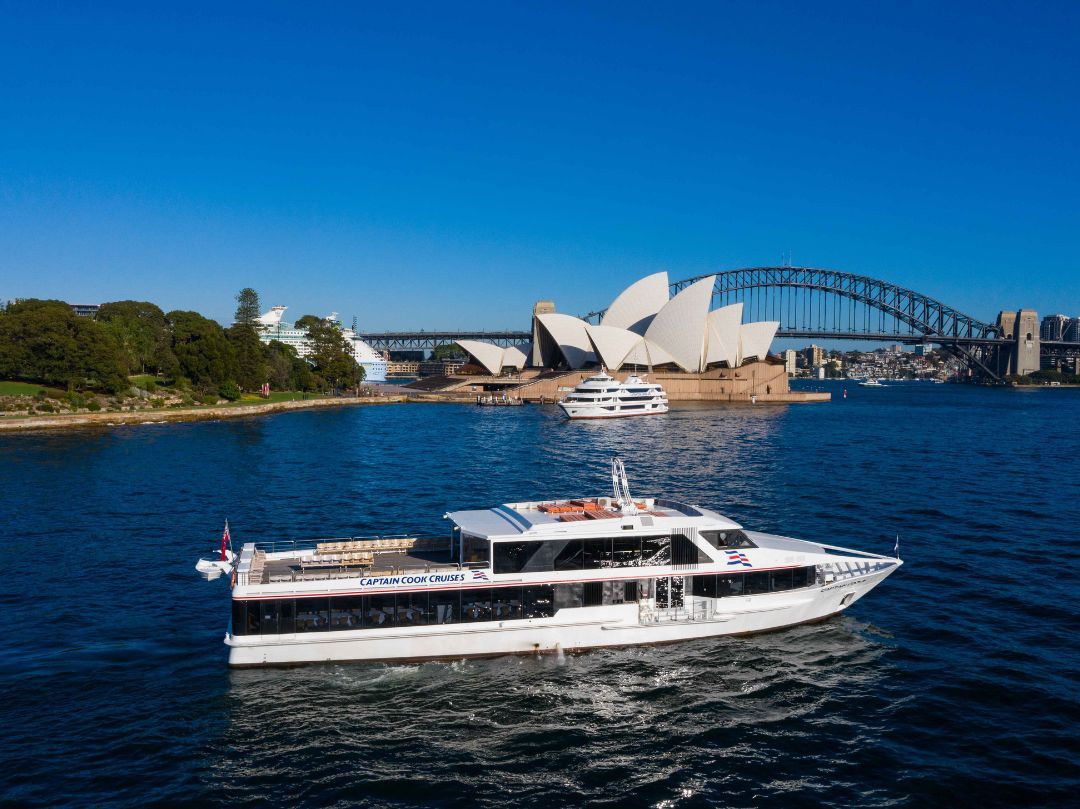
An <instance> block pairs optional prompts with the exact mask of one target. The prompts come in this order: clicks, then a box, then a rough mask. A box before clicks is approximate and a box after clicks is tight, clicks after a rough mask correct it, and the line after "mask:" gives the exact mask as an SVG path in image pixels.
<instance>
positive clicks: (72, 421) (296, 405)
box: [0, 395, 408, 432]
mask: <svg viewBox="0 0 1080 809" xmlns="http://www.w3.org/2000/svg"><path fill="white" fill-rule="evenodd" d="M407 398H408V397H406V396H401V395H385V396H340V397H333V398H326V399H304V400H300V401H290V402H256V403H253V404H238V405H227V406H221V405H219V406H210V407H182V408H156V409H154V410H136V411H120V412H97V413H61V414H56V415H37V414H35V415H33V416H5V417H0V432H10V431H14V430H49V429H57V428H71V427H113V426H117V425H121V424H154V423H160V422H165V421H206V420H213V419H229V418H239V417H241V416H261V415H266V414H268V413H282V412H285V411H288V410H310V409H312V408H319V407H339V406H342V405H377V404H397V403H400V402H405V401H407Z"/></svg>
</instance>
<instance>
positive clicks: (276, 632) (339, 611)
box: [225, 459, 902, 667]
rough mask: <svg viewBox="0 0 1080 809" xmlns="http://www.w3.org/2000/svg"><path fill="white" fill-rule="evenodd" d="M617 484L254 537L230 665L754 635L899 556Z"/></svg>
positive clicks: (876, 576) (245, 555)
mask: <svg viewBox="0 0 1080 809" xmlns="http://www.w3.org/2000/svg"><path fill="white" fill-rule="evenodd" d="M612 480H613V488H614V493H613V496H611V497H592V498H581V499H571V500H566V499H562V500H543V501H530V502H522V503H509V504H504V505H501V506H497V507H495V508H489V509H482V510H470V511H454V512H451V513H449V514H447V515H445V516H446V518H447V519H448V520H449V521H450V524H451V530H450V532H449V534H450V535H449V536H448V537H440V538H420V537H415V536H397V537H381V538H369V539H355V538H351V539H344V540H324V541H312V542H307V543H269V544H267V543H247V544H245V545H244V546H243V549H242V550H241V553H240V557H239V561H238V563H237V564H236V566H235V575H234V576H232V577H230V581H232V583H233V586H232V621H231V623H230V625H229V629H228V631H227V633H226V635H225V643H226V644H227V645H228V646H229V665H230V666H234V667H257V666H272V665H289V664H296V663H316V662H325V661H346V660H355V661H374V660H396V661H404V660H429V659H460V658H464V657H480V656H489V655H504V654H535V653H559V652H561V651H567V652H568V651H572V650H584V649H594V648H600V647H608V646H630V645H636V644H655V643H667V642H671V641H679V640H689V639H695V638H698V639H700V638H709V637H716V636H720V635H742V634H746V633H753V632H764V631H769V630H775V629H780V628H783V627H788V626H793V625H796V624H803V623H807V622H812V621H820V620H822V619H825V618H828V617H829V616H832V615H836V614H837V613H839V612H842V611H844V610H846V609H848V608H849V607H850V606H851V605H852V604H854V603H855V602H856V601H858V600H859V599H860V598H862V597H863V596H864V595H866V594H867V593H868V592H869V591H870V590H872V589H873V588H874V587H875V586H877V585H878V584H879V583H880V582H881V581H882V580H883V579H885V577H887V576H888V575H890V574H891V573H892V572H893V571H895V570H896V569H897V568H898V567H899V566H900V565H901V564H902V562H901V561H900V560H899V559H898V558H895V559H894V558H891V557H886V556H879V555H876V554H870V553H862V552H860V551H855V550H849V549H846V548H839V547H836V546H832V545H822V544H819V543H816V542H807V541H803V540H798V539H791V538H788V537H783V536H776V535H772V534H766V533H761V532H757V531H750V530H747V529H744V528H743V527H742V526H740V525H739V524H738V523H736V522H734V521H733V520H730V519H728V518H727V517H724V516H722V515H720V514H718V513H717V512H715V511H711V510H709V509H706V508H702V507H701V506H696V505H690V504H688V503H683V502H679V501H676V500H667V499H664V498H660V497H644V498H632V497H630V495H629V492H628V490H627V485H626V478H625V473H624V472H623V471H622V463H621V462H620V461H619V460H618V459H614V460H613V462H612Z"/></svg>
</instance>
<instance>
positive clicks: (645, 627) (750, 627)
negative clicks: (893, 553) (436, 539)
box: [225, 566, 897, 668]
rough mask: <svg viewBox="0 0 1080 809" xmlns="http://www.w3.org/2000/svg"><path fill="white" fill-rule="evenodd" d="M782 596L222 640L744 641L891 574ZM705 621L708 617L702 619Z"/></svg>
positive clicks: (846, 601) (844, 602)
mask: <svg viewBox="0 0 1080 809" xmlns="http://www.w3.org/2000/svg"><path fill="white" fill-rule="evenodd" d="M896 567H897V566H891V567H888V568H886V569H884V570H880V571H877V572H874V573H871V574H869V575H866V576H860V577H855V578H848V579H843V580H840V581H835V582H831V583H828V584H825V585H823V586H815V587H811V588H806V589H803V590H792V591H787V592H783V593H768V594H761V595H753V596H737V597H725V598H722V599H696V598H695V597H689V598H688V601H690V600H693V601H696V602H699V603H700V602H703V601H709V602H715V604H705V605H701V606H704V607H706V609H703V610H701V613H700V614H701V615H702V617H701V618H699V619H697V620H689V619H680V620H666V619H665V617H664V615H665V611H663V610H660V611H655V610H649V609H647V608H646V609H643V608H642V607H641V606H639V605H638V604H637V603H631V604H621V605H612V606H604V607H579V608H575V609H564V610H560V611H559V612H558V613H556V614H555V615H554V616H553V617H550V618H537V619H524V620H513V621H501V622H494V621H493V622H486V623H477V624H460V623H459V624H447V625H434V626H418V627H397V628H387V629H361V630H352V631H345V632H325V633H307V634H302V635H272V636H271V635H262V636H244V637H232V636H226V640H225V642H226V644H228V645H229V647H230V649H229V665H230V666H232V667H234V668H250V667H261V666H288V665H297V664H306V663H325V662H346V661H354V662H360V661H364V662H372V661H398V662H402V661H422V660H440V659H461V658H468V657H493V656H500V655H510V654H537V653H557V652H559V651H564V652H567V651H582V650H587V649H598V648H605V647H613V646H637V645H653V644H661V643H674V642H678V641H683V640H695V639H700V638H708V637H718V636H722V635H748V634H756V633H760V632H769V631H774V630H778V629H783V628H786V627H790V626H794V625H798V624H804V623H812V622H815V621H821V620H824V619H826V618H829V617H830V616H832V615H835V614H836V613H839V612H843V611H844V610H846V609H847V608H848V607H850V606H851V605H852V604H854V603H855V602H856V601H858V600H859V599H860V598H862V596H864V595H866V593H868V592H869V591H870V590H872V589H873V588H874V587H875V586H877V584H879V583H880V582H881V581H882V580H883V579H885V578H886V577H887V576H888V575H889V574H891V573H892V572H893V571H894V570H896ZM705 615H708V617H704V616H705Z"/></svg>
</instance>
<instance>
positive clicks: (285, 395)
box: [230, 390, 322, 405]
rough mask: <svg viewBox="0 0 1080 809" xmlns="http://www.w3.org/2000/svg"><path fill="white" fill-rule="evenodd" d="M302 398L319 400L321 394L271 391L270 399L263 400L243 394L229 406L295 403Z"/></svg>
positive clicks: (252, 394)
mask: <svg viewBox="0 0 1080 809" xmlns="http://www.w3.org/2000/svg"><path fill="white" fill-rule="evenodd" d="M304 398H307V399H321V398H322V394H319V393H308V394H306V395H305V394H304V393H303V392H302V391H298V390H272V391H270V398H269V399H264V398H263V397H262V396H259V395H258V394H255V393H245V394H244V395H243V396H241V397H240V399H239V400H238V401H235V402H230V404H234V405H240V404H244V405H247V404H268V403H270V402H295V401H297V400H299V399H304Z"/></svg>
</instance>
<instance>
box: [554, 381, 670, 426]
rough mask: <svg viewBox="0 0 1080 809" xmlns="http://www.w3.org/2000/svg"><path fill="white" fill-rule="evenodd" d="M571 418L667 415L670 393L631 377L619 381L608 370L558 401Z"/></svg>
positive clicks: (583, 383) (652, 383)
mask: <svg viewBox="0 0 1080 809" xmlns="http://www.w3.org/2000/svg"><path fill="white" fill-rule="evenodd" d="M559 407H561V408H562V410H563V412H564V413H566V415H567V417H569V418H572V419H612V418H621V417H626V416H655V415H659V414H660V413H667V412H668V401H667V394H666V393H664V388H663V387H662V386H660V385H658V384H656V383H655V382H646V381H645V380H643V379H641V377H638V376H628V377H627V378H626V381H625V382H620V381H619V380H617V379H615V378H614V377H612V376H609V375H608V373H607V372H606V371H601V372H600V373H598V374H596V375H594V376H590V377H588V378H587V379H585V380H583V381H582V382H581V384H580V385H578V386H577V387H576V388H574V390H573V392H572V393H570V394H569V395H567V396H566V397H565V398H564V399H563V400H562V401H560V402H559Z"/></svg>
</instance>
